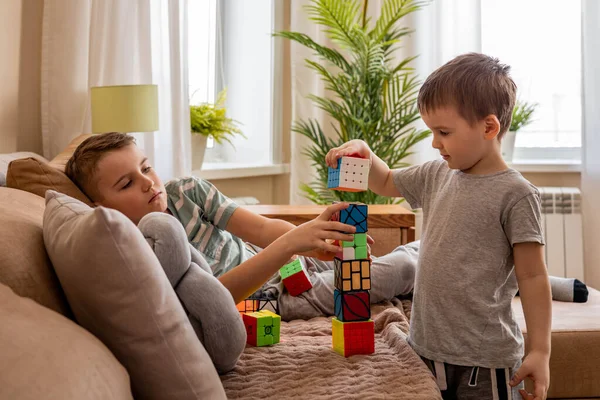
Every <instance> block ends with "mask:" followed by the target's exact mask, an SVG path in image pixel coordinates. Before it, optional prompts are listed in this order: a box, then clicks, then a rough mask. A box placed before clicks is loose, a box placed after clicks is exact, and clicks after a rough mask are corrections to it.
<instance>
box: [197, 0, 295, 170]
mask: <svg viewBox="0 0 600 400" xmlns="http://www.w3.org/2000/svg"><path fill="white" fill-rule="evenodd" d="M203 1H204V0H203ZM210 1H214V2H215V4H216V7H217V10H216V14H217V16H216V18H215V21H216V19H217V18H219V17H221V18H227V16H226V12H225V7H224V2H223V1H222V0H210ZM271 7H272V15H273V18H272V21H271V23H272V24H271V31H273V32H274V31H278V30H282V29H283V28H284V4H283V2H281V1H278V0H272V1H271ZM215 25H216V26H218V25H219V24H218V23H217V24H215ZM216 29H217V28H215V32H216ZM224 34H226V33H224ZM216 37H217V39H216V41H215V43H216V46H215V47H216V49H215V68H214V71H215V75H214V82H215V85H214V98H216V95H217V94H218V93H219V91H220V90H222V88H223V87H224V85H225V84H224V82H225V79H224V77H223V71H224V69H223V68H222V65H220V63H222V62H223V57H221V56H220V55H219V54H218V52H219V51H221V52H222V51H223V49H222V47H221V46H222V44H221V43H218V38H219V35H216ZM270 64H271V71H272V74H271V88H270V90H271V105H270V106H271V115H272V118H271V122H270V126H269V129H270V135H269V136H270V148H271V155H270V162H267V163H263V164H259V165H256V164H251V165H250V164H249V165H244V164H239V163H230V162H216V163H210V162H208V163H207V162H206V161H205V164H204V165H203V168H202V172H203V173H202V177H203V178H206V179H211V177H212V179H223V178H227V177H232V178H233V177H241V176H248V172H242V171H243V170H244V169H246V170H248V171H254V173H253V175H254V176H258V175H275V174H281V173H286V172H288V171H289V166H287V165H283V164H282V162H283V136H282V132H283V130H282V113H283V104H282V101H283V93H282V88H283V41H282V40H281V39H276V38H271V60H270ZM215 150H217V149H214V148H213V149H209V150H208V151H215Z"/></svg>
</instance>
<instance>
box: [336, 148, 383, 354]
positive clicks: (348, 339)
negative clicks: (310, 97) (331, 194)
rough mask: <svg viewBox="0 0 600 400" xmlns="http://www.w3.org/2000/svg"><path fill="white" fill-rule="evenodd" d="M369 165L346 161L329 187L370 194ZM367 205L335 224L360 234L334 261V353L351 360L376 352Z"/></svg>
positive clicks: (353, 207)
mask: <svg viewBox="0 0 600 400" xmlns="http://www.w3.org/2000/svg"><path fill="white" fill-rule="evenodd" d="M368 176H369V161H368V160H365V159H361V158H354V157H342V158H341V159H339V160H338V168H336V169H333V168H329V179H328V180H329V184H328V186H329V187H330V188H332V189H335V190H345V191H354V192H356V191H362V190H367V188H368V181H367V178H368ZM367 216H368V207H367V205H366V204H361V203H351V204H350V206H349V207H348V208H347V209H345V210H341V211H339V212H338V213H336V215H334V216H333V217H332V220H336V221H340V222H342V223H345V224H348V225H353V226H355V227H356V233H354V235H353V240H352V241H350V242H346V241H342V242H341V243H338V245H340V247H341V248H342V251H341V252H340V253H338V254H337V255H336V257H335V259H334V276H335V278H334V279H335V291H334V295H333V296H334V304H335V318H333V321H332V339H333V349H334V350H335V351H336V352H337V353H339V354H341V355H343V356H345V357H349V356H351V355H354V354H372V353H373V352H374V351H375V327H374V324H373V321H372V320H371V301H370V295H369V290H370V289H371V255H370V254H369V250H368V247H367V231H368V227H367Z"/></svg>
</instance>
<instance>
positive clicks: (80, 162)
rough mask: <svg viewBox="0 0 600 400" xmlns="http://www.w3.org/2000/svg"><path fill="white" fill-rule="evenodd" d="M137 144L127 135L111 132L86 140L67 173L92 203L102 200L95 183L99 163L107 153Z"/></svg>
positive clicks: (72, 160)
mask: <svg viewBox="0 0 600 400" xmlns="http://www.w3.org/2000/svg"><path fill="white" fill-rule="evenodd" d="M131 144H135V138H133V136H129V135H128V134H126V133H119V132H110V133H103V134H100V135H93V136H91V137H89V138H87V139H85V140H84V141H83V142H81V144H80V145H79V146H77V148H76V149H75V152H73V155H72V156H71V158H70V159H69V161H67V165H66V167H65V173H66V174H67V176H68V177H69V179H71V180H72V181H73V182H74V183H75V184H76V185H77V186H78V187H79V189H81V190H82V191H83V193H85V194H86V195H87V196H88V197H89V198H90V199H91V200H92V201H96V200H101V199H99V194H98V191H97V189H96V183H95V182H94V174H95V172H96V167H97V166H98V163H99V162H100V160H101V159H102V157H104V156H105V155H106V154H107V153H109V152H111V151H114V150H118V149H122V148H123V147H126V146H129V145H131Z"/></svg>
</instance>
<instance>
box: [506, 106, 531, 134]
mask: <svg viewBox="0 0 600 400" xmlns="http://www.w3.org/2000/svg"><path fill="white" fill-rule="evenodd" d="M537 106H538V104H537V103H528V102H525V101H520V100H517V102H516V104H515V108H513V112H512V120H511V121H510V129H509V131H511V132H517V131H519V130H520V129H523V128H524V127H526V126H527V125H529V124H531V123H532V122H533V119H532V117H533V113H534V112H535V109H536V108H537Z"/></svg>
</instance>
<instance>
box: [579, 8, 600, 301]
mask: <svg viewBox="0 0 600 400" xmlns="http://www.w3.org/2000/svg"><path fill="white" fill-rule="evenodd" d="M582 16H583V20H582V31H583V32H582V41H583V46H582V50H583V51H582V53H583V60H582V65H583V85H582V93H583V113H582V114H583V130H582V132H583V141H582V144H583V149H582V150H583V172H582V175H581V189H582V194H583V215H584V216H585V218H584V219H583V232H584V252H585V280H586V283H587V284H588V285H590V286H592V287H594V288H597V289H598V288H600V248H599V247H598V243H600V214H599V213H598V205H599V204H600V157H599V156H598V153H600V114H599V113H598V108H599V107H600V75H598V70H600V52H599V51H598V49H600V2H598V1H596V0H583V3H582Z"/></svg>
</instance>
